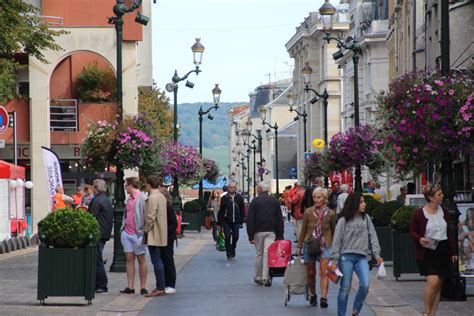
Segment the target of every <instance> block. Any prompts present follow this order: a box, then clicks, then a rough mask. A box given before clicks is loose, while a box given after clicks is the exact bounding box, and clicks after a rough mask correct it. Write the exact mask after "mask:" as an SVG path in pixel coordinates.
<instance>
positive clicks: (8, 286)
mask: <svg viewBox="0 0 474 316" xmlns="http://www.w3.org/2000/svg"><path fill="white" fill-rule="evenodd" d="M210 239H211V235H210V233H209V232H208V231H203V232H202V233H200V234H199V233H197V232H186V236H185V238H184V239H180V240H179V247H178V248H175V263H176V268H177V270H178V272H179V271H180V270H182V269H183V267H184V266H185V265H186V264H187V263H188V262H189V261H190V260H191V258H192V257H193V256H194V255H195V254H196V253H198V252H199V251H200V250H201V249H202V247H203V246H204V245H205V244H207V243H208V241H209V240H210ZM104 257H106V258H108V264H107V271H108V269H109V267H110V264H111V262H112V257H113V242H112V241H109V242H108V243H107V244H106V247H105V249H104ZM147 257H148V262H149V264H148V280H147V288H148V290H151V289H152V288H154V286H155V285H154V283H155V281H154V279H155V278H154V274H153V266H152V265H151V263H150V261H149V256H148V255H147ZM137 271H138V269H137ZM37 273H38V248H37V247H34V248H27V249H24V250H20V251H16V252H12V253H9V254H5V255H0V315H137V314H138V313H139V312H140V311H141V309H142V308H143V307H144V306H145V305H146V303H148V302H149V301H150V300H151V298H145V297H143V296H140V295H138V294H135V295H120V294H119V291H120V290H122V289H124V288H125V287H126V286H127V285H126V274H125V273H111V272H107V275H108V278H109V293H108V294H96V295H95V298H94V300H93V301H92V305H87V304H86V303H87V302H86V301H85V300H84V298H81V297H50V298H47V299H46V305H45V306H43V305H40V304H39V302H38V301H37V300H36V293H37V291H36V289H37V278H38V276H37ZM135 284H136V288H139V284H138V275H136V277H135Z"/></svg>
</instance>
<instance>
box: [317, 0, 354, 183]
mask: <svg viewBox="0 0 474 316" xmlns="http://www.w3.org/2000/svg"><path fill="white" fill-rule="evenodd" d="M319 14H320V15H321V17H322V19H323V26H324V28H325V29H327V30H330V29H332V22H333V21H332V18H333V16H334V14H336V8H334V7H333V6H332V5H331V3H330V2H329V0H326V2H325V3H324V4H323V5H322V6H321V8H320V9H319ZM323 39H324V40H325V41H327V42H328V43H329V42H330V41H332V40H334V41H336V42H337V43H338V44H339V47H340V48H344V49H347V50H350V51H351V52H352V62H353V63H354V125H355V126H356V127H357V126H359V66H358V65H359V56H360V54H361V53H362V48H361V47H360V44H359V43H358V42H357V40H356V39H354V38H352V37H348V38H347V39H346V40H345V41H342V40H340V39H338V38H336V37H332V36H330V35H329V33H326V36H325V37H324V38H323ZM342 56H344V54H343V53H342V51H341V50H339V51H337V52H336V53H334V54H333V58H334V59H335V60H337V59H339V58H341V57H342ZM354 191H355V192H362V175H361V170H360V164H358V165H357V166H356V169H355V188H354Z"/></svg>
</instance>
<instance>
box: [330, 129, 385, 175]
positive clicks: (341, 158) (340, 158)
mask: <svg viewBox="0 0 474 316" xmlns="http://www.w3.org/2000/svg"><path fill="white" fill-rule="evenodd" d="M378 135H380V133H379V132H378V131H377V130H376V129H375V128H373V127H371V126H369V125H360V126H357V127H353V128H349V129H348V130H347V131H346V132H344V133H342V132H341V133H337V134H335V135H334V136H333V137H332V138H331V141H330V142H329V149H328V152H327V164H328V168H329V170H330V171H344V170H349V169H352V168H354V167H355V166H357V165H365V166H366V167H368V168H369V170H370V171H371V173H372V175H373V176H376V175H378V174H380V173H381V172H382V171H383V167H384V165H385V161H384V158H383V156H382V154H381V153H380V149H381V145H382V144H383V141H382V139H381V136H378Z"/></svg>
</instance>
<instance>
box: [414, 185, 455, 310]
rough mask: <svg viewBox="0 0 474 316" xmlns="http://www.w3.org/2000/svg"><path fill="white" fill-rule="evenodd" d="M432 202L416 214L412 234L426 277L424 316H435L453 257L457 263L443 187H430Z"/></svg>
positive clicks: (428, 197)
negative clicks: (444, 205)
mask: <svg viewBox="0 0 474 316" xmlns="http://www.w3.org/2000/svg"><path fill="white" fill-rule="evenodd" d="M423 194H424V196H425V199H426V201H428V203H427V204H426V205H425V206H423V207H422V208H420V209H418V210H417V211H416V212H415V214H414V215H413V218H412V222H411V226H410V234H411V236H412V238H413V239H414V240H415V242H416V261H417V264H418V270H419V271H420V274H421V275H423V276H426V287H425V292H424V295H423V299H424V307H425V312H424V313H423V316H434V315H436V310H437V308H438V304H439V299H440V296H441V285H442V284H443V281H444V280H445V279H446V278H448V277H449V274H450V269H449V266H450V262H449V260H450V258H451V260H452V261H453V262H456V261H457V255H456V254H455V253H454V249H455V248H454V244H453V241H452V239H451V236H450V234H449V230H448V223H449V214H448V211H447V210H445V209H443V208H442V207H441V203H442V202H443V197H444V196H443V192H442V191H441V186H440V185H434V186H432V185H427V186H426V187H425V189H424V190H423Z"/></svg>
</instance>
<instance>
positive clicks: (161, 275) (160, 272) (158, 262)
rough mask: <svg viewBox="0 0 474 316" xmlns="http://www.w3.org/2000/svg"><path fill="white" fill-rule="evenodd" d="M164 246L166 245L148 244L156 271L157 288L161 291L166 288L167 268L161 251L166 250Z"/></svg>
mask: <svg viewBox="0 0 474 316" xmlns="http://www.w3.org/2000/svg"><path fill="white" fill-rule="evenodd" d="M163 248H164V247H158V246H150V245H149V246H148V252H149V253H150V258H151V263H152V264H153V270H154V271H155V278H156V289H157V290H160V291H163V290H164V289H165V268H164V265H163V260H162V259H161V252H162V251H164V250H163Z"/></svg>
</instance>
